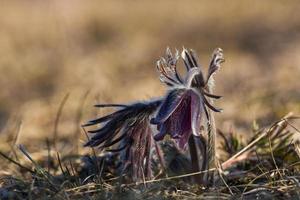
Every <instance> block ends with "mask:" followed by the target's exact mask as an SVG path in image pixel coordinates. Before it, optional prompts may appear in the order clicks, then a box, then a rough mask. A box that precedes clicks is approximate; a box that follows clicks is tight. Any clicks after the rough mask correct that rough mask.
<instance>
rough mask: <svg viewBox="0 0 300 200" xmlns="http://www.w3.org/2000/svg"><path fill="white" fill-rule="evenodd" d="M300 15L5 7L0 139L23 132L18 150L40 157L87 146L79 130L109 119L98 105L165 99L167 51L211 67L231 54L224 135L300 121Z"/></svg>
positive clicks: (204, 6) (217, 5)
mask: <svg viewBox="0 0 300 200" xmlns="http://www.w3.org/2000/svg"><path fill="white" fill-rule="evenodd" d="M299 10H300V4H299V1H291V0H285V1H259V0H254V1H253V0H247V1H238V0H237V1H198V0H197V1H196V0H195V1H188V2H187V1H79V0H73V1H64V0H51V1H50V0H49V1H38V0H34V1H33V0H30V1H29V0H28V1H1V3H0V85H1V92H0V138H2V141H8V140H9V139H7V138H14V137H16V136H15V135H16V132H18V137H17V139H16V138H15V139H16V140H17V141H16V143H20V144H21V143H22V144H25V145H26V144H27V145H31V144H34V145H31V146H33V147H32V148H35V147H36V148H38V144H39V143H37V142H34V141H44V140H45V138H52V137H53V134H54V133H56V134H57V136H58V138H59V139H61V140H63V139H65V141H69V142H74V140H73V139H74V136H78V137H80V138H81V141H80V142H79V144H80V145H81V144H82V143H83V141H84V140H85V136H84V134H82V132H81V130H80V124H82V123H84V122H85V121H87V120H89V119H91V118H93V117H95V116H96V115H100V114H103V113H105V112H106V111H101V110H98V109H96V108H93V107H92V105H94V104H96V103H100V102H101V103H118V102H134V101H136V100H146V99H149V98H153V97H158V96H161V95H163V94H165V91H166V87H165V86H164V85H163V84H161V83H160V81H159V79H158V76H157V73H156V68H155V63H156V60H157V59H158V58H159V57H160V56H162V55H164V53H165V49H166V47H170V48H171V49H173V50H174V49H175V48H177V49H179V50H181V49H182V47H183V46H184V47H187V48H192V49H194V50H195V51H196V52H197V53H198V55H199V60H200V62H201V63H202V65H203V66H205V67H206V66H207V65H208V63H209V61H210V56H211V53H212V52H213V50H214V49H215V48H216V47H221V48H222V49H223V50H224V54H225V59H226V62H225V63H224V65H223V67H222V69H221V70H220V72H219V73H218V74H217V75H216V76H215V77H216V92H215V93H216V94H219V95H222V96H224V98H223V99H222V100H220V101H218V102H216V104H217V107H221V108H223V109H224V112H223V113H222V114H217V115H216V119H217V126H218V128H220V129H222V130H224V131H228V130H229V129H234V130H236V131H237V132H239V133H241V134H249V133H250V132H251V127H252V126H253V123H254V122H257V123H258V124H261V125H267V124H269V123H271V122H273V121H274V120H276V119H278V118H280V117H282V116H283V115H285V114H286V113H288V112H290V111H292V112H294V113H295V114H299V112H300V84H299V79H300V12H299ZM66 95H68V96H66ZM60 107H61V109H60ZM59 109H60V113H61V115H59V117H58V114H57V113H59ZM55 121H56V122H59V123H58V125H57V126H56V127H55ZM41 144H43V145H44V144H45V143H41Z"/></svg>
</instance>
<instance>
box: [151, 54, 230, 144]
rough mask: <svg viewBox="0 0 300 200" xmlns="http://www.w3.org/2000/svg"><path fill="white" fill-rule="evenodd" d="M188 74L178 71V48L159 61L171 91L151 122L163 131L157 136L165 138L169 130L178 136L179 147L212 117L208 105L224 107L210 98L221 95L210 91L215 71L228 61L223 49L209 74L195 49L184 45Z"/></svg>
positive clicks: (161, 77) (184, 59)
mask: <svg viewBox="0 0 300 200" xmlns="http://www.w3.org/2000/svg"><path fill="white" fill-rule="evenodd" d="M181 58H182V59H183V62H184V65H185V67H186V71H187V72H186V75H185V77H184V79H183V78H182V77H181V76H180V74H179V73H178V72H177V68H176V66H177V61H178V60H179V54H178V51H176V53H175V55H174V56H173V54H172V53H171V51H170V50H169V49H167V51H166V58H161V59H160V60H159V61H158V62H157V69H158V71H159V73H160V80H161V81H162V82H163V83H165V84H166V85H168V86H169V87H170V91H169V92H168V94H167V95H166V97H165V98H164V100H163V102H162V104H161V106H160V108H159V110H158V112H157V114H156V116H155V117H154V118H152V119H151V123H152V124H155V125H157V128H158V130H159V133H158V134H156V135H155V136H154V139H155V140H162V139H163V138H164V137H165V135H166V134H169V135H170V136H171V137H172V138H173V139H175V140H176V142H177V144H178V147H179V148H181V149H184V148H185V147H186V144H187V142H188V140H189V137H190V135H191V134H194V135H195V136H199V134H200V129H201V124H202V125H203V123H201V122H202V121H204V120H207V121H209V114H208V110H207V109H211V110H213V111H215V112H220V111H221V110H220V109H217V108H215V107H214V106H213V105H211V103H210V100H208V99H207V98H215V99H218V98H220V96H217V95H213V94H210V93H209V91H208V87H209V84H211V82H212V76H213V74H214V73H215V72H216V71H217V70H218V69H219V68H220V64H221V63H222V62H223V61H224V59H223V52H222V50H221V49H220V48H218V49H216V50H215V51H214V53H213V56H212V61H211V62H210V66H209V68H208V73H207V76H206V78H204V75H203V73H202V71H201V66H200V65H199V64H198V61H197V59H196V56H195V53H194V52H193V51H192V50H189V51H188V50H186V49H183V51H182V53H181Z"/></svg>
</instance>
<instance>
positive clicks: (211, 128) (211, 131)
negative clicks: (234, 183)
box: [206, 84, 217, 185]
mask: <svg viewBox="0 0 300 200" xmlns="http://www.w3.org/2000/svg"><path fill="white" fill-rule="evenodd" d="M212 87H213V85H212V84H208V92H209V93H212ZM209 101H210V104H212V105H213V100H209ZM208 115H209V121H208V126H207V129H208V130H207V133H208V138H207V144H208V145H207V146H206V149H207V151H206V152H207V158H208V161H207V165H208V166H207V170H209V169H212V168H215V167H216V166H217V165H216V163H217V160H216V133H217V131H216V124H215V118H214V113H213V112H212V111H211V110H210V109H209V110H208ZM207 183H208V184H209V185H214V172H211V173H209V174H208V175H207Z"/></svg>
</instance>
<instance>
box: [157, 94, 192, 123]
mask: <svg viewBox="0 0 300 200" xmlns="http://www.w3.org/2000/svg"><path fill="white" fill-rule="evenodd" d="M185 93H186V90H185V89H175V90H172V91H171V92H170V93H169V94H168V95H167V97H166V99H165V100H164V102H163V103H162V105H161V107H160V109H159V111H158V114H157V116H156V117H155V118H153V119H151V123H152V124H159V123H163V122H164V121H166V120H167V119H168V118H169V117H170V115H172V113H173V112H174V111H175V110H176V108H177V107H178V106H179V105H180V103H181V101H182V99H183V98H184V94H185Z"/></svg>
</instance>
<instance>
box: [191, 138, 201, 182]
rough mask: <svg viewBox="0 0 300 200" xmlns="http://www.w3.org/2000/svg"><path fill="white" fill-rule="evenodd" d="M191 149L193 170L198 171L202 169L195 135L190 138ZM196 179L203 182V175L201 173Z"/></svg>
mask: <svg viewBox="0 0 300 200" xmlns="http://www.w3.org/2000/svg"><path fill="white" fill-rule="evenodd" d="M189 151H190V156H191V162H192V172H198V171H199V170H200V167H199V159H198V153H197V146H196V142H195V138H194V137H193V136H192V137H190V138H189ZM194 181H195V182H196V183H198V184H201V183H202V175H201V174H199V175H196V176H195V177H194Z"/></svg>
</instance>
